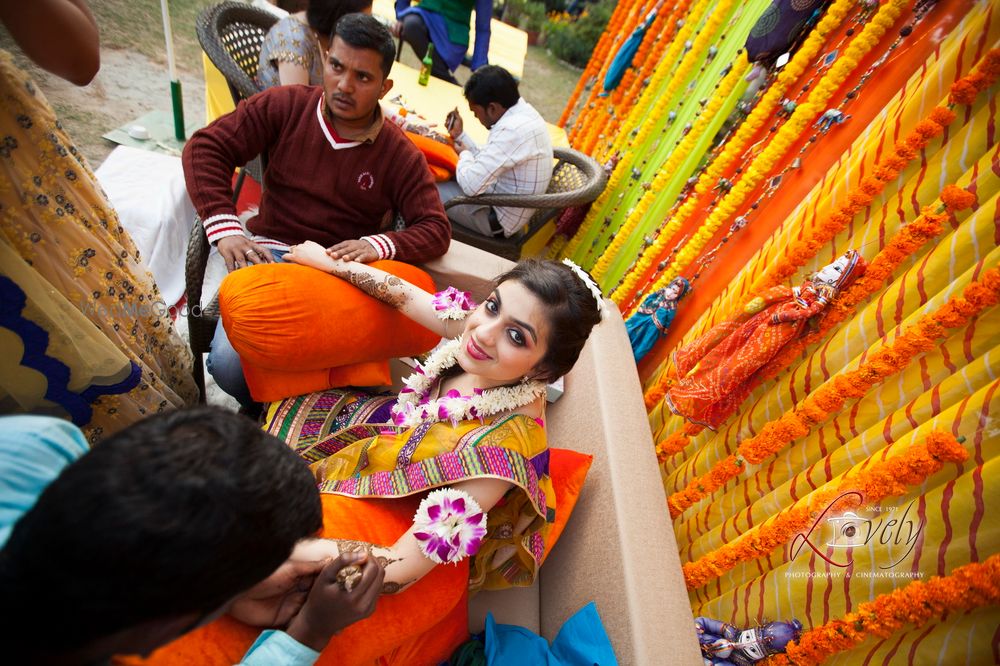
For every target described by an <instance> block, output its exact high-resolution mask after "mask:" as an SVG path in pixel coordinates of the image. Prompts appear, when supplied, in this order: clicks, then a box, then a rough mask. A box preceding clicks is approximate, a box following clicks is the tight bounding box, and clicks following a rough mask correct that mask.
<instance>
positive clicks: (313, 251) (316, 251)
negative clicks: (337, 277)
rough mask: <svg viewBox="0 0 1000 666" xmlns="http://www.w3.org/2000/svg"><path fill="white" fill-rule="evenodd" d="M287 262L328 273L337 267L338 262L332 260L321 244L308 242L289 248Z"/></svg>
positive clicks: (286, 256)
mask: <svg viewBox="0 0 1000 666" xmlns="http://www.w3.org/2000/svg"><path fill="white" fill-rule="evenodd" d="M284 259H285V261H291V262H293V263H296V264H299V265H302V266H309V267H310V268H316V269H319V270H321V271H324V272H326V273H329V272H331V271H332V270H333V269H334V267H336V265H337V262H336V261H335V260H333V259H331V258H330V256H329V255H328V254H327V251H326V249H325V248H324V247H323V246H322V245H320V244H319V243H316V242H313V241H306V242H305V243H300V244H299V245H293V246H292V247H290V248H289V250H288V254H286V255H285V257H284Z"/></svg>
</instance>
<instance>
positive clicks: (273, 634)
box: [237, 629, 319, 666]
mask: <svg viewBox="0 0 1000 666" xmlns="http://www.w3.org/2000/svg"><path fill="white" fill-rule="evenodd" d="M317 658H319V652H316V650H313V649H312V648H309V647H306V646H305V645H303V644H302V643H299V642H298V641H297V640H295V639H294V638H292V637H291V636H289V635H288V634H286V633H285V632H283V631H276V630H274V629H268V630H267V631H263V632H261V634H260V636H258V637H257V640H255V641H254V643H253V645H251V646H250V649H249V650H247V653H246V654H245V655H244V656H243V661H241V662H240V663H239V664H237V666H312V665H313V664H314V663H316V659H317Z"/></svg>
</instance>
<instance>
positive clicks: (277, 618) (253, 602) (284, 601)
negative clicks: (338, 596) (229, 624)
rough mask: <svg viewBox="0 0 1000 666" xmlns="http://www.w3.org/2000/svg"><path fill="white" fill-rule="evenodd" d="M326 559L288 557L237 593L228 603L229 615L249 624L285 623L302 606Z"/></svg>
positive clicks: (278, 624) (260, 625)
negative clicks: (273, 570)
mask: <svg viewBox="0 0 1000 666" xmlns="http://www.w3.org/2000/svg"><path fill="white" fill-rule="evenodd" d="M293 556H294V555H293ZM329 561H330V560H329V559H328V558H324V559H319V560H314V561H302V560H299V561H296V560H294V559H292V558H289V559H288V560H286V561H285V562H284V563H283V564H282V565H281V566H280V567H278V568H277V569H276V570H275V572H274V573H272V574H271V575H270V576H268V577H267V578H265V579H264V580H262V581H261V582H259V583H257V584H256V585H254V586H253V587H251V588H250V589H249V590H247V591H246V592H244V593H243V594H241V595H240V596H239V597H237V598H236V600H235V601H234V602H233V604H232V606H230V607H229V615H231V616H232V617H234V618H235V619H237V620H239V621H240V622H243V623H245V624H249V625H250V626H253V627H283V626H285V625H287V624H288V623H289V622H290V621H291V620H292V618H293V617H295V615H296V614H297V613H298V612H299V611H300V610H301V609H302V605H303V604H304V603H305V601H306V598H307V597H308V596H309V591H310V590H311V589H312V586H313V582H314V581H315V580H316V576H317V575H318V574H319V572H320V571H322V570H323V567H325V566H326V564H327V562H329Z"/></svg>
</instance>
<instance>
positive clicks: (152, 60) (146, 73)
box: [0, 0, 580, 168]
mask: <svg viewBox="0 0 1000 666" xmlns="http://www.w3.org/2000/svg"><path fill="white" fill-rule="evenodd" d="M208 4H211V2H209V1H208V0H188V1H187V2H176V3H172V5H171V8H172V9H171V11H172V12H174V15H173V31H174V44H175V52H176V57H177V68H178V75H179V78H180V80H181V88H182V91H183V98H184V115H185V120H186V121H188V122H190V121H192V120H198V121H204V117H205V102H204V95H205V92H204V83H203V79H202V73H201V50H200V48H199V47H198V44H197V41H196V38H195V36H194V23H193V17H194V16H195V15H196V14H197V10H198V9H199V6H205V5H208ZM158 5H159V3H155V4H154V3H153V2H151V1H150V0H135V1H134V2H123V1H122V0H103V1H102V0H92V2H91V6H92V9H93V10H94V12H95V15H96V16H97V21H98V25H99V26H100V28H101V70H100V72H99V73H98V75H97V77H96V78H95V79H94V81H93V82H92V83H91V84H90V85H88V86H85V87H82V88H78V87H76V86H74V85H72V84H71V83H68V82H66V81H63V80H62V79H60V78H58V77H56V76H52V75H50V74H48V73H47V72H45V71H43V70H41V69H40V68H38V67H36V66H34V65H33V64H32V63H31V62H30V61H28V60H27V58H25V57H24V56H23V55H22V54H21V53H20V50H19V49H18V48H17V46H16V44H14V43H13V40H12V39H11V38H10V36H9V35H8V34H7V32H6V31H5V30H3V29H2V28H0V48H2V49H6V50H8V51H10V52H11V53H12V54H13V55H14V58H15V60H16V61H17V63H18V65H19V66H21V67H22V68H25V69H27V70H28V71H29V72H30V73H31V74H32V76H34V78H35V80H36V81H37V82H38V84H39V88H40V89H41V90H42V91H43V92H44V93H45V95H46V97H47V98H48V100H49V103H50V104H51V105H52V107H53V108H54V109H55V111H56V113H57V114H58V115H59V118H60V119H61V120H62V122H63V124H64V125H65V126H66V128H67V130H68V131H69V134H70V136H72V137H73V138H74V140H75V141H76V143H77V145H78V147H79V148H80V150H81V152H82V153H83V154H84V155H85V156H86V157H87V159H88V160H89V161H90V163H91V166H92V167H94V168H96V167H97V166H99V165H100V164H101V162H103V161H104V159H105V158H106V157H107V156H108V154H109V153H110V152H111V151H112V150H113V149H114V147H115V144H113V143H111V142H110V141H107V140H106V139H103V138H102V135H104V134H106V133H107V132H108V131H110V130H112V129H114V128H116V127H119V126H122V125H124V124H126V123H128V122H129V121H131V120H134V119H135V118H137V117H139V116H141V115H143V114H145V113H148V112H149V111H153V110H156V109H160V110H163V111H170V109H171V102H170V82H169V76H168V74H167V65H166V57H165V54H164V46H163V44H164V41H163V33H162V28H161V27H160V25H159V23H158V21H159V7H158ZM175 6H179V9H177V10H176V11H175V10H174V7H175ZM128 24H131V25H147V26H150V27H149V29H148V31H147V34H146V35H145V38H142V39H138V38H137V37H136V36H135V35H134V34H133V33H134V31H132V32H130V31H129V29H128ZM403 61H404V62H406V63H407V64H410V65H413V66H419V64H418V61H417V59H416V57H415V56H414V55H413V52H412V51H411V50H410V49H409V48H405V49H404V55H403ZM524 72H525V74H524V79H523V81H522V82H521V94H522V95H523V96H524V98H525V99H527V100H528V101H529V102H530V103H531V104H532V105H534V106H535V107H536V108H537V109H538V111H539V112H540V113H541V114H542V116H543V117H544V118H545V119H546V120H548V121H549V122H551V123H555V122H556V121H557V120H558V119H559V116H560V114H561V113H562V110H563V106H564V105H565V103H566V100H567V99H568V98H569V96H570V94H571V93H572V91H573V87H574V86H575V85H576V81H577V79H578V78H579V76H580V70H578V69H576V68H573V67H571V66H569V65H567V64H565V63H563V62H561V61H559V60H557V59H556V58H554V57H553V56H552V55H550V54H549V53H547V52H546V51H545V50H544V49H543V48H540V47H534V46H532V47H529V48H528V55H527V60H526V62H525V67H524ZM469 74H470V72H469V71H468V70H467V69H465V68H459V71H458V72H457V78H458V79H459V80H460V81H462V82H464V81H465V80H466V79H467V78H468V76H469Z"/></svg>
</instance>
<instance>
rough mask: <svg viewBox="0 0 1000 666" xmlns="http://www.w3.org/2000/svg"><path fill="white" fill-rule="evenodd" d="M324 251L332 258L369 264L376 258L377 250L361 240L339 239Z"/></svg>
mask: <svg viewBox="0 0 1000 666" xmlns="http://www.w3.org/2000/svg"><path fill="white" fill-rule="evenodd" d="M326 253H327V254H328V255H330V258H332V259H343V260H344V261H360V262H361V263H363V264H370V263H371V262H373V261H375V260H376V259H378V252H376V251H375V248H374V247H372V244H371V243H369V242H368V241H363V240H345V241H340V242H339V243H337V244H336V245H334V246H333V247H329V248H327V249H326Z"/></svg>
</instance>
